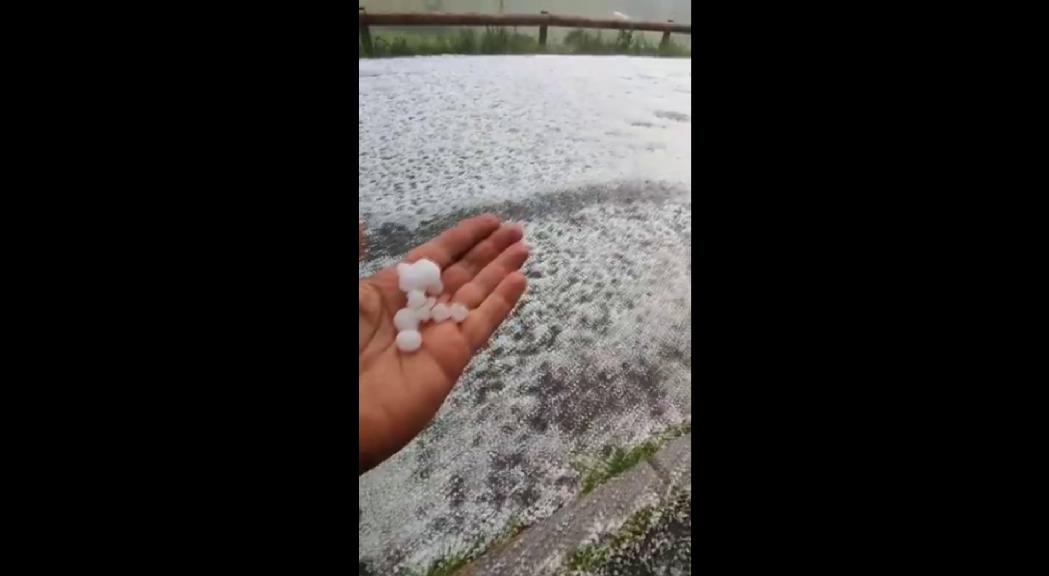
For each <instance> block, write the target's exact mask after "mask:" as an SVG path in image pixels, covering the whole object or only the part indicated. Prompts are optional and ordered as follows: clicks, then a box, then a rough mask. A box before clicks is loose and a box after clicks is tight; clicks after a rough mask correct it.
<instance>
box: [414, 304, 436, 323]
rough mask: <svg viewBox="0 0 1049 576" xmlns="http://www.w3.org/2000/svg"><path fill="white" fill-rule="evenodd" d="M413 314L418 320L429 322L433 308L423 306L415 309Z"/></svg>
mask: <svg viewBox="0 0 1049 576" xmlns="http://www.w3.org/2000/svg"><path fill="white" fill-rule="evenodd" d="M415 315H416V316H417V317H418V318H419V321H420V322H429V321H430V320H431V319H432V318H433V310H431V309H430V308H427V307H426V306H423V307H422V308H419V309H418V310H416V311H415Z"/></svg>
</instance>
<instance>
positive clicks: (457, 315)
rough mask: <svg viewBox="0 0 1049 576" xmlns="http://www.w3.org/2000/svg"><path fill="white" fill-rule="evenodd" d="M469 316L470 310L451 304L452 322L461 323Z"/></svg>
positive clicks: (457, 304)
mask: <svg viewBox="0 0 1049 576" xmlns="http://www.w3.org/2000/svg"><path fill="white" fill-rule="evenodd" d="M469 315H470V310H469V309H467V308H466V306H464V305H463V304H461V303H459V302H456V303H455V304H452V320H455V321H456V322H462V321H463V320H466V317H467V316H469Z"/></svg>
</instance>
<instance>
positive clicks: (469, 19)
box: [357, 8, 692, 56]
mask: <svg viewBox="0 0 1049 576" xmlns="http://www.w3.org/2000/svg"><path fill="white" fill-rule="evenodd" d="M372 26H532V27H538V28H539V45H540V46H546V31H547V28H549V27H550V26H556V27H560V28H590V29H597V30H642V31H646V32H662V33H663V41H662V42H661V43H660V46H666V45H667V44H669V43H670V34H671V33H675V34H692V25H691V24H675V23H674V21H673V20H668V21H666V22H638V21H635V20H600V19H593V18H582V17H579V16H558V15H555V14H548V13H547V12H546V11H543V12H541V13H539V14H442V13H411V14H392V13H387V14H373V13H370V12H367V11H365V9H364V8H359V9H358V12H357V27H358V31H359V33H360V44H361V47H362V48H363V49H364V53H365V54H366V55H368V56H371V55H372V54H373V53H374V49H373V47H372V36H371V27H372Z"/></svg>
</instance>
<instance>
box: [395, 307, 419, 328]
mask: <svg viewBox="0 0 1049 576" xmlns="http://www.w3.org/2000/svg"><path fill="white" fill-rule="evenodd" d="M393 325H394V326H396V327H397V330H398V331H404V330H417V329H418V328H419V314H418V313H417V312H416V311H415V310H412V309H411V308H402V309H400V310H398V311H397V313H396V314H394V316H393Z"/></svg>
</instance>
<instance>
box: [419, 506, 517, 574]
mask: <svg viewBox="0 0 1049 576" xmlns="http://www.w3.org/2000/svg"><path fill="white" fill-rule="evenodd" d="M527 527H528V525H527V524H525V523H524V522H522V521H521V520H520V519H519V518H517V517H516V516H514V517H513V518H511V519H510V521H509V522H507V524H506V527H505V528H503V531H502V532H501V533H500V534H499V536H497V537H496V538H495V539H494V540H492V541H491V542H489V543H488V544H484V543H483V542H480V541H478V542H475V543H473V544H472V545H470V546H469V547H467V548H465V549H457V550H448V551H447V552H445V553H444V554H443V555H442V556H441V557H440V558H438V559H437V560H435V561H434V562H433V563H432V564H430V567H429V568H427V569H426V571H425V572H415V574H416V575H417V576H452V575H453V574H455V573H456V572H458V571H459V570H462V569H463V568H464V567H465V566H466V565H467V564H469V563H470V562H473V561H474V560H476V559H477V558H480V557H481V556H482V555H483V554H486V553H487V552H489V551H490V550H494V549H496V548H499V547H501V546H505V545H507V544H509V543H510V541H511V540H513V539H514V538H516V537H517V535H518V534H520V533H521V532H524V530H525V528H527Z"/></svg>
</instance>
